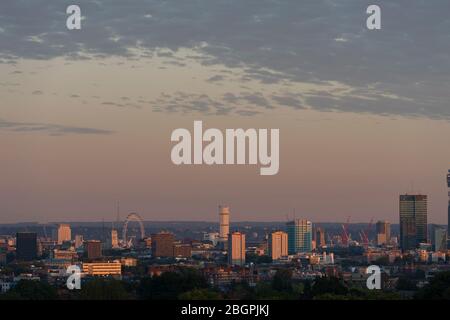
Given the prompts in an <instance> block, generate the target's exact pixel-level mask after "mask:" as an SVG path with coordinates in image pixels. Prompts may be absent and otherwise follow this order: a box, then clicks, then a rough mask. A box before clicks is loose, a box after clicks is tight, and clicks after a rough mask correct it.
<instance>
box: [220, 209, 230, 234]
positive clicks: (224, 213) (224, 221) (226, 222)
mask: <svg viewBox="0 0 450 320" xmlns="http://www.w3.org/2000/svg"><path fill="white" fill-rule="evenodd" d="M219 221H220V225H219V241H220V242H222V243H225V242H227V240H228V234H229V233H230V208H229V207H226V206H219Z"/></svg>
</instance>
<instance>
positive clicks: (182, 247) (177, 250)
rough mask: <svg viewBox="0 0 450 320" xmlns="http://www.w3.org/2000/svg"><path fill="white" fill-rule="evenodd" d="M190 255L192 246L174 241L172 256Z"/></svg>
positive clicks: (187, 256)
mask: <svg viewBox="0 0 450 320" xmlns="http://www.w3.org/2000/svg"><path fill="white" fill-rule="evenodd" d="M191 256H192V246H191V245H190V244H189V243H174V245H173V257H175V258H190V257H191Z"/></svg>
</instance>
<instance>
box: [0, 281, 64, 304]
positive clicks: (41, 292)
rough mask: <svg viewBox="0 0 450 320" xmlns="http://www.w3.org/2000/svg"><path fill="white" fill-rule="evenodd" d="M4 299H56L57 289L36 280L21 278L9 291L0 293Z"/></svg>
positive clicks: (0, 296)
mask: <svg viewBox="0 0 450 320" xmlns="http://www.w3.org/2000/svg"><path fill="white" fill-rule="evenodd" d="M0 298H1V299H2V300H56V299H57V298H58V295H57V292H56V289H55V288H54V287H52V286H51V285H49V284H47V283H44V282H41V281H35V280H20V281H19V282H18V283H17V284H16V286H15V287H14V288H12V289H11V290H10V291H9V292H7V293H5V294H3V295H0Z"/></svg>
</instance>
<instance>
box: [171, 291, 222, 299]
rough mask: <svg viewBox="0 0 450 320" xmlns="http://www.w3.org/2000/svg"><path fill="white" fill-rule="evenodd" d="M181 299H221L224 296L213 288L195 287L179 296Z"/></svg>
mask: <svg viewBox="0 0 450 320" xmlns="http://www.w3.org/2000/svg"><path fill="white" fill-rule="evenodd" d="M178 299H180V300H220V299H222V296H221V295H220V293H219V292H217V291H214V290H212V289H194V290H191V291H187V292H184V293H182V294H180V295H179V296H178Z"/></svg>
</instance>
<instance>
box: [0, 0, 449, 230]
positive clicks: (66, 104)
mask: <svg viewBox="0 0 450 320" xmlns="http://www.w3.org/2000/svg"><path fill="white" fill-rule="evenodd" d="M69 4H77V5H79V6H80V7H81V12H82V16H83V19H82V28H81V30H72V31H71V30H68V29H67V28H66V18H67V15H66V13H65V11H66V7H67V6H68V5H69ZM370 4H378V5H379V6H380V7H381V12H382V15H381V17H382V19H381V24H382V28H381V30H374V31H371V30H368V29H367V28H366V18H367V14H366V8H367V7H368V6H369V5H370ZM449 11H450V2H448V1H447V0H442V1H441V0H434V1H418V0H414V1H410V0H408V1H407V0H399V1H395V3H393V2H392V1H365V0H363V1H361V0H346V1H335V0H303V1H299V0H295V1H290V0H284V1H281V0H244V1H242V0H239V1H238V0H228V1H218V0H208V1H206V0H185V1H161V0H159V1H153V0H151V1H150V0H148V1H143V0H129V1H126V2H124V1H118V0H108V1H106V0H97V1H82V0H76V1H71V2H70V3H69V2H67V1H56V0H33V1H31V0H27V1H25V0H16V1H2V2H0V97H1V99H0V147H1V150H2V152H1V153H0V172H1V178H0V223H9V222H19V221H39V222H49V221H99V220H101V219H105V220H114V219H115V216H116V213H115V212H116V202H117V201H120V207H121V215H122V216H123V217H124V216H125V215H126V214H127V213H128V212H138V213H139V214H140V215H141V216H142V217H143V218H144V219H145V220H200V221H215V220H217V218H218V212H217V206H218V205H219V204H228V205H229V206H230V208H231V220H235V221H238V220H255V221H257V220H259V221H283V220H285V219H286V218H292V217H293V213H294V211H295V217H297V218H307V219H310V220H312V221H315V222H339V221H345V220H347V218H348V217H349V216H350V217H351V221H352V222H367V221H369V220H370V219H371V218H373V219H374V220H378V219H387V220H389V221H391V222H393V223H396V222H398V197H399V194H402V193H424V194H427V195H428V196H429V219H428V220H429V222H433V223H442V224H444V223H447V188H446V181H445V177H446V173H447V170H448V169H449V168H450V148H449V140H450V139H449V137H450V95H449V93H448V88H449V86H450V34H449V33H448V30H449V29H450V18H449V16H448V12H449ZM195 120H202V121H203V125H204V127H205V128H219V129H221V130H225V129H226V128H269V129H270V128H279V129H280V171H279V173H278V174H277V175H274V176H261V175H259V167H258V166H252V165H245V166H206V165H205V166H175V165H174V164H173V163H172V161H171V159H170V152H171V149H172V147H173V145H174V144H173V143H172V142H171V141H170V135H171V132H172V131H173V130H174V129H177V128H187V129H189V130H191V131H192V130H193V122H194V121H195Z"/></svg>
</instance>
